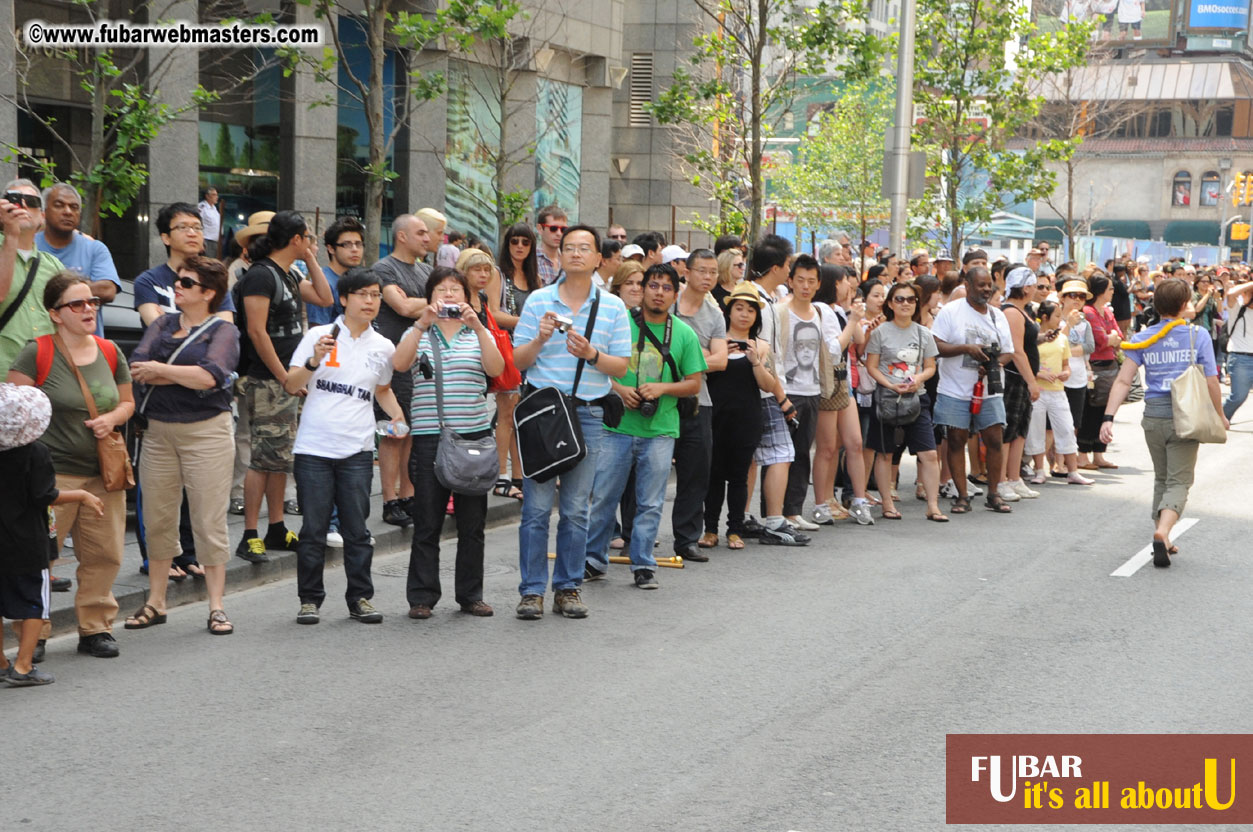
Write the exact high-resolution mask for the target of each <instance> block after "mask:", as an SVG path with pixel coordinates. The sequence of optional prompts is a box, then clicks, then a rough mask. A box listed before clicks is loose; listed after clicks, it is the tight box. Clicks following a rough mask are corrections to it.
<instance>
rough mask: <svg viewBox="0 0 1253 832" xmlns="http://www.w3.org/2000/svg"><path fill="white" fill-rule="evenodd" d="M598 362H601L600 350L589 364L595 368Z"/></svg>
mask: <svg viewBox="0 0 1253 832" xmlns="http://www.w3.org/2000/svg"><path fill="white" fill-rule="evenodd" d="M597 361H600V350H596V354H595V355H594V356H592V357H591V359H590V360H589V361H588V363H589V364H591V365H592V366H593V367H595V366H596V362H597Z"/></svg>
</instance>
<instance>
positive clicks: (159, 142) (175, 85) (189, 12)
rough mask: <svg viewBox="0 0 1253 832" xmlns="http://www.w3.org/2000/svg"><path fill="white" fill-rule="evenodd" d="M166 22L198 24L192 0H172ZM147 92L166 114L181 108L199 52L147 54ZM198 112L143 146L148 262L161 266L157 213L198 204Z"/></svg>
mask: <svg viewBox="0 0 1253 832" xmlns="http://www.w3.org/2000/svg"><path fill="white" fill-rule="evenodd" d="M162 17H163V18H165V19H169V20H198V19H199V11H198V9H197V5H196V2H195V0H173V1H172V2H171V3H170V4H169V6H168V7H167V8H166V9H165V10H164V11H163V13H162ZM148 73H149V75H148V80H147V86H148V90H149V91H150V92H151V93H152V95H153V97H154V98H155V97H157V96H160V98H161V101H162V102H163V103H165V104H166V105H168V106H169V107H170V108H171V109H179V108H182V107H186V106H187V105H188V103H189V102H190V101H191V100H192V95H193V93H194V92H195V91H196V86H197V84H199V82H200V52H199V51H198V50H195V49H186V48H183V47H177V48H174V49H152V50H150V51H149V53H148ZM199 188H200V113H199V110H197V109H195V108H193V109H189V110H184V111H183V112H181V113H179V114H178V115H177V116H175V117H174V119H173V120H171V121H170V122H169V123H167V124H166V125H165V126H164V127H162V128H161V130H160V132H158V133H157V135H156V136H155V137H154V138H153V140H152V142H151V143H149V145H148V211H147V214H148V222H147V223H146V224H141V226H140V233H141V234H143V235H144V236H146V238H147V248H148V262H149V263H164V262H165V260H166V252H165V246H164V245H162V243H161V237H160V236H159V235H158V234H157V232H156V218H157V213H158V212H159V211H160V210H161V209H162V208H164V207H165V206H166V205H169V204H171V203H174V202H188V203H191V204H192V205H195V204H196V203H197V202H199V201H200V193H199Z"/></svg>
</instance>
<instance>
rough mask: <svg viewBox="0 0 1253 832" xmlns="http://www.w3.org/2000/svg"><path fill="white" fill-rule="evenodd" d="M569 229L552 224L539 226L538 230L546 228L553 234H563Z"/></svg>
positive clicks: (565, 226) (566, 226)
mask: <svg viewBox="0 0 1253 832" xmlns="http://www.w3.org/2000/svg"><path fill="white" fill-rule="evenodd" d="M569 227H570V226H568V225H554V224H552V223H546V224H544V225H541V226H540V228H547V229H548V230H549V231H554V232H557V233H560V232H563V231H565V230H566V229H567V228H569Z"/></svg>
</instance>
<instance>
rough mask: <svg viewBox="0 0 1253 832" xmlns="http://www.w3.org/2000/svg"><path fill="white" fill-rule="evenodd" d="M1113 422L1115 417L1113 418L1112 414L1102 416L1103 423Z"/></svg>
mask: <svg viewBox="0 0 1253 832" xmlns="http://www.w3.org/2000/svg"><path fill="white" fill-rule="evenodd" d="M1112 421H1114V417H1113V416H1111V415H1110V414H1108V413H1105V414H1103V415H1102V416H1101V422H1102V423H1105V422H1112Z"/></svg>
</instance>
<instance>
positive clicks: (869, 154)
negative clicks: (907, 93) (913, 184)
mask: <svg viewBox="0 0 1253 832" xmlns="http://www.w3.org/2000/svg"><path fill="white" fill-rule="evenodd" d="M893 100H894V99H893V86H892V84H891V81H890V80H886V79H879V80H878V81H877V82H871V81H860V82H857V83H854V84H850V85H848V86H847V87H845V88H844V90H843V91H842V93H841V94H840V97H839V99H838V100H836V101H835V103H834V104H833V105H832V106H831V108H830V109H825V110H823V111H822V112H821V113H819V115H818V116H817V118H815V119H814V120H812V121H811V122H810V124H809V129H808V131H807V133H806V135H804V136H803V137H801V140H800V144H799V145H797V148H796V159H795V161H794V162H793V163H792V164H789V165H786V166H784V167H783V168H781V169H780V171H779V173H778V174H776V175H775V176H774V177H773V178H772V179H771V184H772V185H773V186H774V187H775V188H776V193H775V199H776V201H777V202H778V203H779V207H781V208H783V209H784V210H785V211H788V212H789V213H792V214H795V215H796V223H797V225H798V226H799V227H802V228H808V229H813V230H815V231H816V230H819V229H822V228H829V227H831V226H833V225H845V224H847V223H848V222H850V221H851V222H854V223H855V224H856V225H857V227H858V228H859V229H860V230H861V233H860V238H861V239H865V238H866V236H867V235H868V234H869V232H870V231H871V230H873V229H872V228H871V222H872V221H875V222H877V219H876V220H872V218H878V217H882V216H884V215H886V214H887V213H888V210H889V208H890V206H889V204H888V201H887V200H886V199H884V198H883V194H882V188H881V182H882V178H883V155H884V147H883V136H884V134H885V133H886V132H887V131H888V130H889V128H890V127H891V125H892V117H893ZM876 227H877V226H876Z"/></svg>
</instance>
